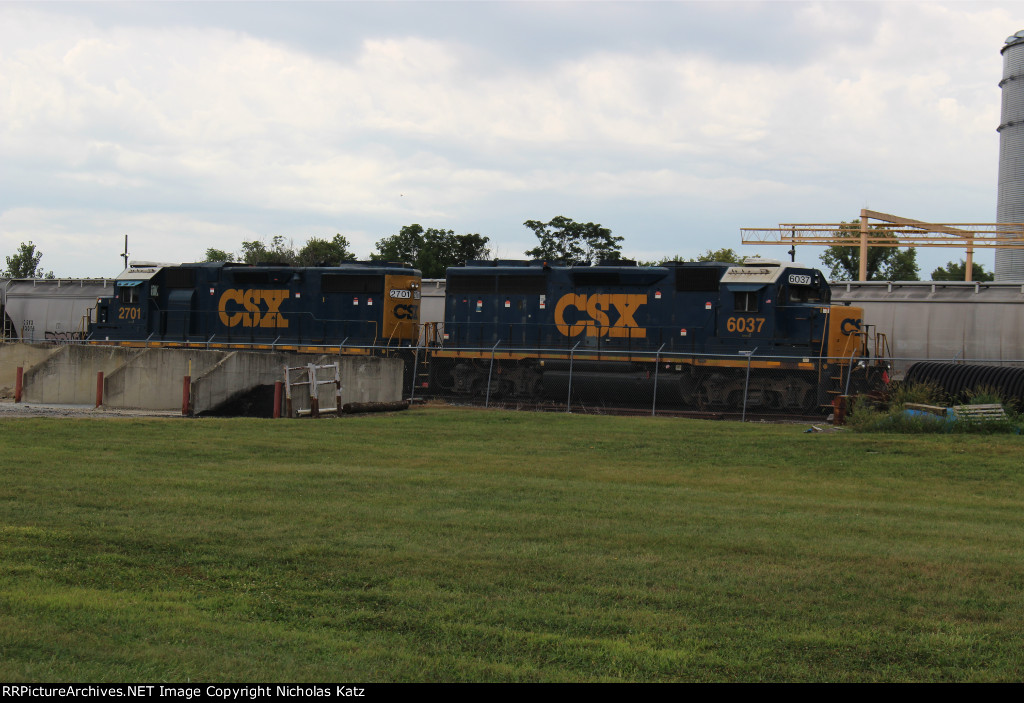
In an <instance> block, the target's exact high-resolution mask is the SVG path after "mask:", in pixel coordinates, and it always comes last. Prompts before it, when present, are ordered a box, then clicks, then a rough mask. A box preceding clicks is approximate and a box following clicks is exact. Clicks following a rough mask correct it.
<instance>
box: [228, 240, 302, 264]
mask: <svg viewBox="0 0 1024 703" xmlns="http://www.w3.org/2000/svg"><path fill="white" fill-rule="evenodd" d="M296 258H297V254H296V253H295V247H294V245H293V244H292V243H291V242H287V243H286V242H285V239H284V237H282V236H281V235H280V234H275V235H274V236H273V237H271V238H270V245H269V246H267V243H266V242H264V241H263V240H262V239H254V240H252V241H250V242H242V254H241V257H240V259H241V261H243V262H245V263H247V264H294V263H295V260H296Z"/></svg>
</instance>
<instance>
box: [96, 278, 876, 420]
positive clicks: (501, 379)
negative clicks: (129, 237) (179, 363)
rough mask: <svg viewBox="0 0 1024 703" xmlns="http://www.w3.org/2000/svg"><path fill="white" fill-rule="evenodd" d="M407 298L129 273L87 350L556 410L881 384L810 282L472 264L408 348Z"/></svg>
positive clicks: (346, 287)
mask: <svg viewBox="0 0 1024 703" xmlns="http://www.w3.org/2000/svg"><path fill="white" fill-rule="evenodd" d="M420 286H421V280H420V273H419V271H416V270H414V269H411V268H408V267H404V266H401V265H395V264H383V263H380V262H364V263H352V264H343V265H341V266H333V267H312V268H296V267H288V266H271V265H258V266H248V265H241V264H230V263H196V264H183V265H176V266H169V265H134V266H133V267H131V268H130V269H129V270H127V271H126V272H125V273H123V274H121V276H119V277H118V279H117V280H116V282H115V286H114V292H113V294H112V295H111V296H108V297H101V298H99V299H98V301H97V307H96V311H95V322H93V323H92V324H91V325H90V328H89V334H88V341H90V342H93V343H99V344H104V343H106V344H121V345H127V346H186V347H188V346H193V347H199V346H201V347H208V348H218V347H219V348H225V347H226V348H236V347H237V348H246V349H277V350H295V351H307V352H320V353H323V352H338V353H357V354H365V353H372V352H373V351H375V350H380V349H384V350H389V351H390V352H391V353H395V352H396V351H397V353H400V354H405V355H406V357H407V360H408V362H409V368H408V369H407V374H408V378H409V380H410V381H411V376H412V374H413V368H417V369H419V371H418V372H417V375H421V374H423V373H424V371H423V369H424V368H427V369H428V371H427V372H426V378H427V383H428V385H429V390H430V391H433V392H435V393H440V394H460V395H466V396H473V395H480V396H482V395H485V394H486V395H488V396H491V397H494V396H504V397H513V398H521V399H541V398H543V397H545V396H547V397H553V396H557V395H558V394H562V392H563V389H564V388H565V386H566V385H567V384H568V383H569V382H570V381H569V377H570V371H571V373H572V378H574V379H579V381H580V382H579V383H578V385H577V389H576V391H574V392H590V393H592V394H594V395H595V396H596V397H597V398H599V399H602V400H607V399H608V398H609V396H610V395H612V394H615V393H616V392H625V393H628V392H629V391H630V390H631V389H633V390H635V389H636V388H637V387H642V386H644V385H650V384H651V383H654V382H655V381H652V379H656V385H657V387H658V389H659V390H658V397H659V399H660V400H662V401H664V402H665V403H667V404H676V405H681V406H687V407H706V408H731V407H739V405H740V404H741V400H742V398H744V397H746V399H747V401H746V402H747V405H748V406H751V407H761V408H764V409H772V410H782V411H804V410H809V409H811V408H813V407H815V406H820V405H824V404H827V403H828V402H829V401H830V400H831V396H834V395H836V394H838V393H840V392H842V391H846V390H852V391H859V390H863V389H864V388H865V387H869V386H872V385H877V384H878V382H879V380H880V378H881V377H882V374H884V372H885V368H886V367H885V364H884V363H882V362H881V361H880V359H879V356H880V355H879V354H878V350H877V349H876V350H875V352H874V353H872V351H871V350H870V349H869V348H868V347H869V344H868V338H869V330H868V328H867V326H866V325H864V323H863V311H862V309H861V308H858V307H849V306H836V305H831V301H830V298H831V295H830V288H829V285H828V282H827V281H826V280H825V279H824V277H823V276H822V274H821V272H820V271H817V270H815V269H812V268H808V267H806V266H802V265H799V264H790V263H786V262H779V261H774V260H748V261H747V262H746V263H745V264H744V265H740V266H733V265H729V264H723V263H714V262H705V263H675V264H667V265H664V266H651V267H647V266H636V265H625V264H623V263H621V262H620V263H615V264H611V265H596V266H562V265H554V264H552V265H549V264H548V263H545V262H542V261H532V262H528V261H481V262H471V264H470V265H467V266H463V267H457V268H450V269H448V272H447V281H446V299H445V309H444V318H443V320H441V321H436V322H434V321H431V322H430V323H429V324H428V325H427V327H428V329H427V331H426V333H425V334H423V335H422V336H421V328H420V324H419V323H420V302H421V300H420V296H421V290H420ZM438 323H440V324H438ZM440 330H443V332H440ZM879 336H880V335H879ZM417 355H418V356H417ZM826 357H827V358H826ZM570 367H571V368H570ZM854 370H857V371H858V372H859V373H858V374H857V375H856V376H855V375H854V373H853V371H854ZM585 381H590V383H586V382H585ZM851 385H852V388H851ZM662 388H664V391H662V390H661V389H662ZM623 389H625V391H623ZM562 397H563V398H564V397H565V396H564V394H563V395H562Z"/></svg>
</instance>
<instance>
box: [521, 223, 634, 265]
mask: <svg viewBox="0 0 1024 703" xmlns="http://www.w3.org/2000/svg"><path fill="white" fill-rule="evenodd" d="M523 225H524V226H525V227H528V228H529V229H531V230H533V233H534V234H535V235H537V240H538V241H539V244H538V245H537V246H536V247H534V248H533V249H530V250H528V251H527V252H526V255H527V256H532V257H533V258H535V259H546V260H551V261H564V262H566V263H568V264H596V263H597V262H598V261H600V260H602V259H604V260H607V261H615V260H617V259H620V258H622V245H621V244H620V242H622V239H623V238H622V237H615V236H612V231H611V230H610V229H608V228H607V227H602V226H601V225H599V224H595V223H593V222H575V221H573V220H572V219H570V218H568V217H564V216H562V215H559V216H558V217H555V218H553V219H552V220H551V221H550V222H539V221H538V220H527V221H526V222H524V223H523Z"/></svg>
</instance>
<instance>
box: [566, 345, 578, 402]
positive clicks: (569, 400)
mask: <svg viewBox="0 0 1024 703" xmlns="http://www.w3.org/2000/svg"><path fill="white" fill-rule="evenodd" d="M579 345H580V343H579V342H576V344H574V345H573V347H572V349H570V350H569V392H568V394H566V396H565V412H567V413H571V412H572V362H573V357H574V356H575V354H576V347H578V346H579Z"/></svg>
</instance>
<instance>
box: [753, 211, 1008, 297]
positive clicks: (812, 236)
mask: <svg viewBox="0 0 1024 703" xmlns="http://www.w3.org/2000/svg"><path fill="white" fill-rule="evenodd" d="M871 220H876V221H878V222H884V223H886V224H885V225H884V226H881V225H877V224H876V225H872V224H871ZM851 226H855V225H851V224H848V223H846V224H844V223H803V224H795V223H792V224H780V225H779V226H777V227H742V228H740V235H741V238H742V241H743V244H783V245H789V246H791V247H796V246H797V245H811V246H834V245H839V246H856V244H855V242H857V241H858V240H856V239H853V238H851V237H850V235H849V232H850V228H851ZM844 233H845V234H844ZM859 242H860V272H859V276H858V280H860V281H866V280H867V277H868V273H867V268H868V257H867V250H868V248H869V247H955V248H963V249H964V250H965V251H966V252H967V267H966V272H965V275H966V280H968V281H970V280H971V278H972V276H971V273H972V269H973V268H974V249H975V248H976V247H980V248H993V247H1006V248H1012V249H1021V248H1024V223H1020V222H998V223H996V222H959V223H946V224H938V223H933V222H922V221H921V220H912V219H910V218H907V217H898V216H896V215H889V214H886V213H884V212H875V211H874V210H861V211H860V239H859Z"/></svg>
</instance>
